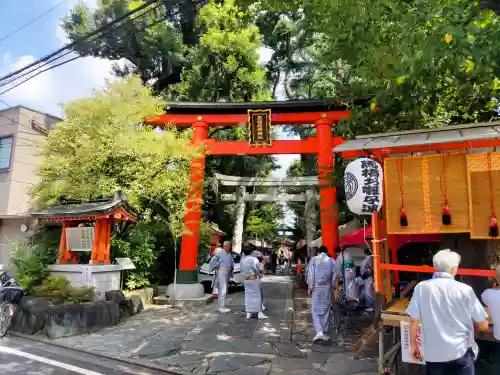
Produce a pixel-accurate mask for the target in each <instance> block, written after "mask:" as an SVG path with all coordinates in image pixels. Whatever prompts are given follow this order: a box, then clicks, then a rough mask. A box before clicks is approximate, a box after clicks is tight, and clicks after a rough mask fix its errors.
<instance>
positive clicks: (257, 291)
mask: <svg viewBox="0 0 500 375" xmlns="http://www.w3.org/2000/svg"><path fill="white" fill-rule="evenodd" d="M243 254H244V255H245V256H244V257H243V259H242V260H241V272H242V274H243V277H244V281H243V286H244V287H245V311H246V313H247V319H250V318H252V316H255V315H257V318H258V319H267V316H266V315H264V313H263V312H262V306H263V304H262V289H261V283H262V281H261V278H262V274H263V273H264V265H263V264H262V263H261V262H260V261H259V260H258V259H257V258H256V257H255V256H253V248H252V246H250V245H247V246H245V247H244V248H243Z"/></svg>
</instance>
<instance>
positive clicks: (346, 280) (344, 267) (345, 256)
mask: <svg viewBox="0 0 500 375" xmlns="http://www.w3.org/2000/svg"><path fill="white" fill-rule="evenodd" d="M335 253H336V254H337V258H336V259H335V264H336V267H337V268H336V270H335V272H336V273H337V277H338V278H339V280H340V281H342V284H343V285H342V288H343V295H342V298H344V299H346V300H352V301H358V300H359V286H358V280H357V279H356V267H355V265H354V261H353V260H352V255H351V252H350V251H349V250H347V249H344V250H342V249H341V248H336V249H335Z"/></svg>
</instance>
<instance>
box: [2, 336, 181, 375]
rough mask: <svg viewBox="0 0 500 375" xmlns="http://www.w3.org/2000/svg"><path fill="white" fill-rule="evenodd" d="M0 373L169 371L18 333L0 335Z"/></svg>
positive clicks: (142, 374) (146, 374) (150, 374)
mask: <svg viewBox="0 0 500 375" xmlns="http://www.w3.org/2000/svg"><path fill="white" fill-rule="evenodd" d="M0 374H2V375H14V374H18V375H21V374H29V375H35V374H36V375H77V374H81V375H118V374H131V375H132V374H133V375H168V374H171V373H169V372H162V371H154V370H150V369H148V368H144V367H141V366H136V365H129V364H127V363H123V362H119V361H113V360H108V359H104V358H101V357H99V356H93V355H89V354H85V353H81V352H78V351H73V350H68V349H62V348H59V347H55V346H53V345H50V344H45V343H39V342H34V341H31V340H26V339H22V338H18V337H5V338H3V339H0Z"/></svg>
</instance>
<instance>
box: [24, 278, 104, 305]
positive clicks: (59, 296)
mask: <svg viewBox="0 0 500 375" xmlns="http://www.w3.org/2000/svg"><path fill="white" fill-rule="evenodd" d="M33 294H34V295H35V296H37V297H45V298H50V299H52V300H55V301H59V302H62V301H68V302H75V303H81V302H90V301H92V300H93V298H94V296H95V294H96V293H95V289H94V287H89V286H72V285H71V284H70V283H69V281H68V280H66V279H65V278H64V277H62V276H50V277H48V278H46V279H45V280H44V281H43V282H42V284H41V285H39V286H36V287H34V288H33Z"/></svg>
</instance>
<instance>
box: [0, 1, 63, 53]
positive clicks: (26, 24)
mask: <svg viewBox="0 0 500 375" xmlns="http://www.w3.org/2000/svg"><path fill="white" fill-rule="evenodd" d="M67 1H68V0H63V1H61V2H60V3H58V4H56V5H54V6H53V7H52V8H50V9H47V10H46V11H45V12H43V13H42V14H40V15H39V16H38V17H36V18H33V19H32V20H31V21H29V22H27V23H25V24H24V25H22V26H20V27H18V28H17V29H15V30H13V31H11V32H10V33H9V34H7V35H5V36H3V37H1V38H0V43H2V42H3V41H4V40H6V39H8V38H10V37H11V36H12V35H14V34H17V33H18V32H19V31H21V30H23V29H25V28H26V27H28V26H30V25H32V24H33V23H35V22H36V21H38V20H39V19H40V18H42V17H44V16H46V15H47V14H49V13H50V12H52V11H53V10H54V9H56V8H58V7H60V6H61V5H63V4H64V3H65V2H67Z"/></svg>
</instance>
